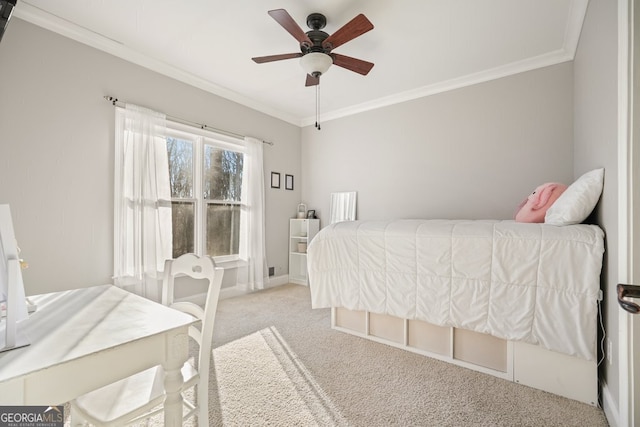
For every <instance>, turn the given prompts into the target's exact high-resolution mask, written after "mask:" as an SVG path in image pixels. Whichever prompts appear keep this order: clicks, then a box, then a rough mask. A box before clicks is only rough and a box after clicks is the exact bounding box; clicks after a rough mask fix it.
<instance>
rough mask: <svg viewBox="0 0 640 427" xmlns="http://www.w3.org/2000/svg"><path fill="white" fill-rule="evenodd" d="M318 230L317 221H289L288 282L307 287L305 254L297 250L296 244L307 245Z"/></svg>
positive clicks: (318, 224)
mask: <svg viewBox="0 0 640 427" xmlns="http://www.w3.org/2000/svg"><path fill="white" fill-rule="evenodd" d="M318 230H320V220H319V219H297V218H292V219H290V220H289V282H290V283H296V284H298V285H309V278H308V276H307V252H306V250H305V251H304V252H301V251H300V250H299V249H298V243H306V244H307V245H308V244H309V242H311V239H313V236H315V235H316V234H317V233H318Z"/></svg>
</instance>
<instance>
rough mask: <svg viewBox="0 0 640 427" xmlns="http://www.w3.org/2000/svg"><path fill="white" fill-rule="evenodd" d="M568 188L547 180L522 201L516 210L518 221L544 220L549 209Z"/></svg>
mask: <svg viewBox="0 0 640 427" xmlns="http://www.w3.org/2000/svg"><path fill="white" fill-rule="evenodd" d="M566 189H567V186H566V185H564V184H559V183H557V182H547V183H546V184H542V185H541V186H539V187H538V188H536V189H535V190H534V191H533V193H531V194H530V195H529V197H527V198H526V199H524V200H523V201H522V203H521V204H520V206H518V210H517V211H516V221H517V222H544V216H545V214H546V213H547V209H549V208H550V207H551V205H552V204H553V202H555V201H556V200H558V197H560V195H561V194H562V193H564V191H565V190H566Z"/></svg>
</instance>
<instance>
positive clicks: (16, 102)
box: [0, 19, 301, 294]
mask: <svg viewBox="0 0 640 427" xmlns="http://www.w3.org/2000/svg"><path fill="white" fill-rule="evenodd" d="M104 95H113V96H116V97H120V98H121V99H123V100H125V101H127V102H131V103H136V104H139V105H143V106H146V107H149V108H152V109H155V110H157V111H161V112H164V113H166V114H168V115H171V116H175V117H180V118H184V119H188V120H192V121H195V122H200V123H205V124H207V125H210V126H214V127H218V128H221V129H224V130H227V131H231V132H235V133H239V134H243V135H251V136H255V137H257V138H260V139H263V140H268V141H273V142H274V143H275V145H274V146H273V147H270V146H265V150H264V152H265V179H266V183H267V190H266V209H267V214H266V215H267V218H266V227H267V259H268V264H269V265H270V266H275V267H276V276H279V275H284V274H287V264H288V260H287V251H288V249H287V244H288V240H287V233H288V218H289V217H292V216H293V215H294V214H295V212H296V206H297V204H298V203H299V202H300V187H298V188H297V189H296V190H294V191H285V190H284V189H280V190H273V189H271V188H269V184H268V183H269V176H270V171H272V170H274V171H280V172H281V173H282V174H283V177H284V173H289V174H293V175H294V176H296V177H300V173H301V169H300V161H299V159H300V136H301V131H300V129H299V128H298V127H297V126H293V125H291V124H288V123H286V122H284V121H281V120H278V119H274V118H272V117H269V116H267V115H265V114H262V113H259V112H256V111H255V110H251V109H249V108H246V107H243V106H241V105H239V104H236V103H234V102H231V101H228V100H225V99H222V98H220V97H217V96H215V95H212V94H210V93H207V92H204V91H202V90H199V89H195V88H193V87H191V86H188V85H185V84H182V83H180V82H177V81H175V80H172V79H170V78H167V77H164V76H162V75H160V74H157V73H154V72H151V71H149V70H147V69H145V68H142V67H139V66H137V65H133V64H131V63H128V62H126V61H123V60H120V59H118V58H115V57H114V56H111V55H109V54H106V53H103V52H101V51H98V50H96V49H93V48H90V47H87V46H85V45H83V44H80V43H77V42H75V41H72V40H70V39H67V38H64V37H62V36H59V35H57V34H55V33H52V32H49V31H47V30H44V29H42V28H40V27H37V26H34V25H32V24H29V23H27V22H25V21H21V20H20V19H12V20H11V23H10V25H9V28H8V30H7V32H6V33H5V35H4V38H3V39H2V43H0V203H9V204H10V205H11V210H12V214H13V217H14V227H15V230H16V235H17V239H18V243H19V245H20V247H21V249H22V257H23V258H24V259H25V260H26V261H27V262H28V263H29V264H30V267H29V269H28V270H25V271H24V279H25V287H26V291H27V293H28V294H35V293H42V292H49V291H55V290H60V289H70V288H77V287H84V286H90V285H96V284H102V283H110V282H111V275H112V269H113V167H114V165H113V158H114V153H113V140H114V135H113V133H114V107H113V106H112V105H111V104H110V103H108V102H107V101H105V100H104V99H103V98H102V97H103V96H104Z"/></svg>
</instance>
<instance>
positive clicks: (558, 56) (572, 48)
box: [14, 0, 589, 127]
mask: <svg viewBox="0 0 640 427" xmlns="http://www.w3.org/2000/svg"><path fill="white" fill-rule="evenodd" d="M588 4H589V0H573V1H572V2H571V5H570V8H569V16H568V18H567V26H566V28H565V34H564V40H563V47H562V48H561V49H559V50H557V51H554V52H550V53H547V54H543V55H540V56H537V57H533V58H527V59H525V60H522V61H517V62H513V63H510V64H506V65H504V66H500V67H495V68H493V69H490V70H484V71H481V72H478V73H472V74H469V75H466V76H462V77H458V78H455V79H451V80H447V81H444V82H438V83H435V84H432V85H427V86H423V87H420V88H417V89H413V90H409V91H405V92H401V93H398V94H394V95H390V96H387V97H383V98H378V99H375V100H372V101H369V102H365V103H361V104H358V105H354V106H351V107H347V108H342V109H338V110H334V111H330V112H327V113H324V114H322V115H321V117H320V119H321V121H323V122H326V121H330V120H335V119H339V118H343V117H347V116H351V115H354V114H359V113H362V112H366V111H371V110H374V109H378V108H383V107H388V106H390V105H394V104H399V103H402V102H407V101H411V100H414V99H417V98H422V97H425V96H431V95H435V94H438V93H442V92H447V91H450V90H455V89H460V88H463V87H467V86H472V85H475V84H478V83H483V82H487V81H491V80H495V79H499V78H503V77H507V76H510V75H514V74H518V73H522V72H526V71H531V70H534V69H537V68H542V67H548V66H550V65H555V64H559V63H562V62H566V61H571V60H573V58H574V57H575V53H576V49H577V47H578V42H579V40H580V33H581V31H582V24H583V22H584V18H585V15H586V12H587V7H588ZM14 16H15V17H17V18H19V19H22V20H24V21H27V22H30V23H32V24H34V25H37V26H39V27H42V28H45V29H47V30H50V31H53V32H55V33H58V34H60V35H62V36H65V37H67V38H70V39H72V40H75V41H77V42H80V43H83V44H85V45H88V46H91V47H93V48H96V49H99V50H101V51H104V52H106V53H109V54H111V55H114V56H116V57H118V58H121V59H124V60H126V61H128V62H132V63H134V64H137V65H140V66H142V67H144V68H147V69H149V70H152V71H155V72H157V73H160V74H163V75H165V76H167V77H171V78H173V79H175V80H178V81H181V82H183V83H186V84H189V85H191V86H194V87H196V88H199V89H202V90H204V91H207V92H209V93H212V94H214V95H218V96H220V97H222V98H225V99H228V100H230V101H233V102H237V103H238V104H241V105H244V106H246V107H249V108H251V109H254V110H256V111H259V112H262V113H264V114H267V115H269V116H272V117H275V118H278V119H280V120H283V121H285V122H288V123H290V124H293V125H295V126H299V127H305V126H310V125H312V124H314V123H315V117H307V118H303V119H299V118H297V117H294V116H292V115H291V114H288V113H285V112H282V111H280V110H277V109H274V108H272V107H269V106H267V105H264V104H262V103H258V102H256V101H255V100H253V99H251V98H248V97H246V96H243V95H240V94H238V93H237V92H234V91H231V90H229V89H227V88H224V87H222V86H219V85H216V84H214V83H212V82H210V81H207V80H205V79H203V78H201V77H198V76H195V75H193V74H191V73H188V72H186V71H184V70H181V69H179V68H177V67H175V66H173V65H169V64H167V63H165V62H162V61H158V60H156V59H154V58H151V57H149V56H146V55H143V54H141V53H139V52H136V51H134V50H132V49H130V48H128V47H127V46H125V45H124V44H123V43H122V42H119V41H118V40H114V39H111V38H108V37H106V36H104V35H102V34H99V33H96V32H94V31H91V30H89V29H87V28H84V27H81V26H79V25H77V24H75V23H73V22H70V21H67V20H65V19H63V18H60V17H58V16H55V15H52V14H50V13H48V12H45V11H44V10H42V9H39V8H37V7H35V6H32V5H30V4H29V3H26V2H20V3H19V4H18V7H16V9H15V10H14Z"/></svg>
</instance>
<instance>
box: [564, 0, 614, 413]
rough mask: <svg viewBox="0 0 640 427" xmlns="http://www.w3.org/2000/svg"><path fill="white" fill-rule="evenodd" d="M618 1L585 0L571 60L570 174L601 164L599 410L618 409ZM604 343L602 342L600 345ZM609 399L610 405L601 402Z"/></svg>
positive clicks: (612, 410)
mask: <svg viewBox="0 0 640 427" xmlns="http://www.w3.org/2000/svg"><path fill="white" fill-rule="evenodd" d="M617 7H618V4H617V2H612V1H607V0H591V1H590V2H589V8H588V10H587V16H586V19H585V22H584V25H583V28H582V35H581V37H580V44H579V45H578V51H577V52H576V57H575V60H574V74H575V77H574V84H575V88H574V92H575V98H574V99H575V101H574V103H575V118H574V120H575V122H574V133H575V142H574V151H575V155H574V165H575V167H574V176H575V177H578V176H580V175H581V174H582V173H584V172H586V171H588V170H591V169H595V168H599V167H604V168H605V183H604V191H603V192H602V198H601V200H600V203H599V204H598V206H597V207H596V221H597V222H598V224H600V226H601V227H602V228H603V229H604V231H605V233H606V236H607V237H606V252H605V254H604V268H603V274H602V281H603V290H604V293H605V299H604V302H603V304H602V306H603V309H602V313H603V318H604V325H605V330H606V331H608V334H607V338H608V339H609V340H611V341H612V344H613V348H614V349H615V350H614V354H613V357H612V359H611V361H612V363H611V364H609V363H608V362H607V361H605V362H604V363H603V365H602V367H601V371H602V381H603V383H604V385H605V388H606V390H605V396H604V397H605V401H604V404H605V410H606V411H607V413H608V414H609V413H610V412H613V413H614V414H616V417H617V413H618V407H619V385H620V381H619V375H620V367H619V363H618V353H617V349H618V345H619V340H618V333H617V331H618V304H617V298H616V293H615V290H616V283H617V281H618V135H617V129H618V122H617V120H618V99H617V90H618V89H617V79H618V62H617V61H618V57H617V46H618V40H617V38H618V24H617V19H618V15H617V14H618V8H617ZM605 348H606V347H605ZM608 404H611V405H612V406H613V407H607V405H608Z"/></svg>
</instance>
